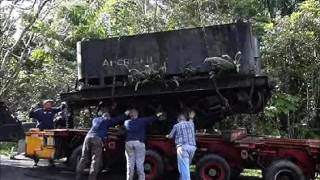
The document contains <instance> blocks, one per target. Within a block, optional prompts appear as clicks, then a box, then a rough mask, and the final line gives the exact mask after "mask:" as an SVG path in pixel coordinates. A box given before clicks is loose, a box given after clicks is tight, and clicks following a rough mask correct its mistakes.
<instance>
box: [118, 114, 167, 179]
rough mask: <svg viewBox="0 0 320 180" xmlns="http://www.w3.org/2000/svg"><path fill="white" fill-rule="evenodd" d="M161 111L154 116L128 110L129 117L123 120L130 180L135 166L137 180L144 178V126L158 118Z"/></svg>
mask: <svg viewBox="0 0 320 180" xmlns="http://www.w3.org/2000/svg"><path fill="white" fill-rule="evenodd" d="M161 115H162V113H157V115H156V116H150V117H140V118H139V117H138V116H139V113H138V111H137V110H136V109H132V110H131V111H130V119H129V120H126V121H125V122H124V126H125V128H126V130H127V138H126V147H125V155H126V159H127V180H132V179H133V175H134V167H135V166H136V168H137V174H138V179H139V180H144V179H145V173H144V167H143V164H144V159H145V155H146V148H145V144H144V142H145V138H146V128H147V127H148V126H149V125H151V124H152V122H153V121H155V120H158V118H159V117H160V116H161Z"/></svg>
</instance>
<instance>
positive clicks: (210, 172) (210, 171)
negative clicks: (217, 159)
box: [208, 168, 217, 177]
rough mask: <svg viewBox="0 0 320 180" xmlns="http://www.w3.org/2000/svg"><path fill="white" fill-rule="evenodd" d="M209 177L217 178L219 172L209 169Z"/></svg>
mask: <svg viewBox="0 0 320 180" xmlns="http://www.w3.org/2000/svg"><path fill="white" fill-rule="evenodd" d="M208 175H209V176H211V177H214V176H216V175H217V170H216V169H213V168H211V169H209V171H208Z"/></svg>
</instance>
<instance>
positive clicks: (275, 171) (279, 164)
mask: <svg viewBox="0 0 320 180" xmlns="http://www.w3.org/2000/svg"><path fill="white" fill-rule="evenodd" d="M281 173H283V175H285V174H287V175H288V176H286V177H288V178H289V179H290V180H305V179H306V178H305V176H304V174H303V171H302V170H301V168H300V167H299V166H297V165H296V164H295V163H293V162H291V161H289V160H278V161H275V162H273V163H272V164H271V165H270V166H269V167H268V168H267V169H266V171H265V173H264V176H265V180H281V177H279V175H281ZM284 173H285V174H284ZM288 178H286V179H288Z"/></svg>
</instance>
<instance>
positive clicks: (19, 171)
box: [0, 155, 259, 180]
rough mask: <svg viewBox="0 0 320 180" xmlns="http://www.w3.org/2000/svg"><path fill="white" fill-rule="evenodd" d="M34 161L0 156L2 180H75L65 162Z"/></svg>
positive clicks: (117, 177)
mask: <svg viewBox="0 0 320 180" xmlns="http://www.w3.org/2000/svg"><path fill="white" fill-rule="evenodd" d="M33 164H34V163H33V160H31V159H28V158H26V157H24V156H21V155H19V156H16V159H15V160H11V159H10V158H9V157H6V156H0V180H73V179H75V173H74V172H73V171H71V170H68V166H67V165H66V164H64V163H63V161H56V162H55V164H56V166H55V167H48V161H47V160H40V161H39V163H38V166H36V167H35V166H33ZM102 179H103V180H105V179H108V180H125V172H124V173H123V174H111V173H108V172H104V173H102V174H101V175H100V177H99V180H102ZM165 179H166V180H171V179H172V180H175V179H177V178H176V176H174V175H166V178H165ZM238 180H259V178H255V177H240V178H238Z"/></svg>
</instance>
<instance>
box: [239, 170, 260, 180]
mask: <svg viewBox="0 0 320 180" xmlns="http://www.w3.org/2000/svg"><path fill="white" fill-rule="evenodd" d="M241 176H250V177H259V178H262V172H261V170H258V169H244V170H243V172H242V173H241Z"/></svg>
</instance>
